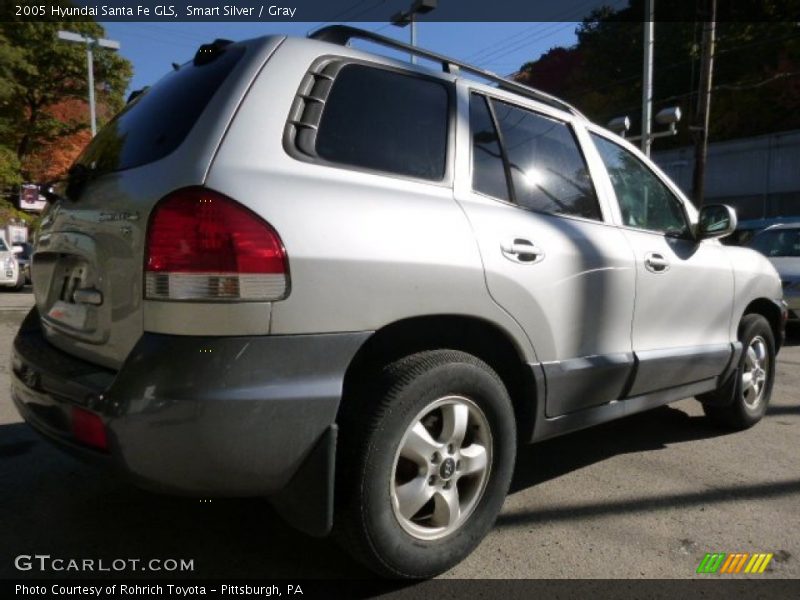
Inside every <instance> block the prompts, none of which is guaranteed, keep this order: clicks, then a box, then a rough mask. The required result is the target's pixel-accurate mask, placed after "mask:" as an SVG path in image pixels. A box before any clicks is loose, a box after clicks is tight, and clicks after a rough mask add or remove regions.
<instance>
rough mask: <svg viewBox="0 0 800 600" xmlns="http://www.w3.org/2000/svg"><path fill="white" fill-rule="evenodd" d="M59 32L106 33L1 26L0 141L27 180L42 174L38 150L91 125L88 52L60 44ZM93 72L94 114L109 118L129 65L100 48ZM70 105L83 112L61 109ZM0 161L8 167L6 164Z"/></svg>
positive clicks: (75, 27) (78, 24)
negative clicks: (87, 72)
mask: <svg viewBox="0 0 800 600" xmlns="http://www.w3.org/2000/svg"><path fill="white" fill-rule="evenodd" d="M59 3H60V4H63V5H71V3H70V2H67V1H63V0H62V1H60V2H59ZM80 18H82V19H85V18H86V17H80ZM59 29H66V30H70V31H74V32H76V33H81V34H84V35H88V36H92V37H102V36H103V35H105V32H104V30H103V28H102V27H101V26H100V25H98V24H97V23H94V22H86V21H72V22H63V21H62V22H55V23H40V22H35V23H34V22H31V23H28V22H21V21H13V22H2V23H0V140H2V142H0V143H3V144H4V145H5V147H6V149H7V150H10V151H12V152H13V153H14V155H15V156H16V159H17V161H18V163H19V165H20V169H21V175H22V176H23V177H24V178H25V179H27V180H30V179H33V178H34V176H35V175H37V174H40V173H41V171H42V168H41V167H42V164H41V162H42V161H41V160H40V159H36V156H37V153H38V152H39V151H40V150H41V149H42V148H44V147H48V146H49V147H54V146H56V145H57V142H59V141H60V140H64V139H65V138H70V137H71V136H74V135H75V134H76V133H78V132H81V131H84V130H86V129H88V127H89V123H88V117H87V116H86V115H88V108H86V104H85V102H86V100H85V98H86V96H87V83H86V51H85V49H84V48H82V47H81V46H80V44H74V43H66V42H62V41H59V40H58V39H57V32H58V30H59ZM94 69H95V71H94V73H95V82H96V85H97V89H96V91H95V92H96V94H97V97H98V109H99V110H98V116H99V117H100V119H107V118H108V117H109V116H110V115H112V114H113V113H115V112H117V111H118V110H119V109H120V108H121V107H122V106H123V104H124V100H123V97H124V93H125V89H126V88H127V86H128V81H129V79H130V76H131V64H130V63H129V62H128V61H127V60H126V59H124V58H122V57H121V56H119V55H118V54H117V53H115V52H110V51H104V50H102V49H101V50H99V51H97V52H95V56H94ZM70 103H72V105H73V106H75V105H76V104H77V105H80V104H83V106H84V109H85V112H83V111H75V110H72V111H69V110H65V107H67V106H69V105H70ZM81 113H83V114H81ZM84 135H85V134H84ZM3 157H4V155H0V160H3V161H4V165H3V167H2V168H3V169H6V168H8V166H9V163H6V162H5V158H3ZM72 158H74V157H72ZM62 162H63V161H62Z"/></svg>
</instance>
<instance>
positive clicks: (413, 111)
mask: <svg viewBox="0 0 800 600" xmlns="http://www.w3.org/2000/svg"><path fill="white" fill-rule="evenodd" d="M331 73H335V75H331ZM310 76H311V77H314V78H315V79H316V82H314V83H308V82H304V88H306V89H308V92H307V93H304V92H303V91H302V90H301V93H300V94H298V101H296V105H295V107H294V110H293V111H292V112H293V116H295V118H294V119H291V120H290V123H289V132H288V133H289V139H290V150H291V149H293V150H296V151H299V154H300V158H306V159H315V160H316V161H318V162H322V163H326V164H332V165H342V166H349V167H353V168H356V169H359V170H367V171H376V172H381V173H387V174H393V175H399V176H403V177H411V178H415V179H423V180H427V181H441V180H443V179H444V177H445V174H446V171H447V168H446V167H447V147H448V132H449V119H450V117H449V114H450V107H451V104H452V90H451V86H450V85H448V84H447V83H446V82H442V81H438V80H436V79H434V78H428V77H423V76H417V75H414V74H408V73H404V72H400V71H395V70H392V69H388V68H379V67H374V66H368V65H364V64H360V63H346V64H343V65H342V64H339V65H336V64H334V65H329V66H327V67H325V68H324V70H323V71H322V72H316V73H315V72H313V70H312V72H311V73H310ZM293 154H295V155H297V153H295V152H293Z"/></svg>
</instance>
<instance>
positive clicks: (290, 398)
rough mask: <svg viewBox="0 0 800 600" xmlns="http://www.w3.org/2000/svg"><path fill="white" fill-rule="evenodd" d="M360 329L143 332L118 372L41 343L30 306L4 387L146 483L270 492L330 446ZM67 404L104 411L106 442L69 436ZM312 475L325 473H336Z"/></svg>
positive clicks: (41, 420) (60, 434)
mask: <svg viewBox="0 0 800 600" xmlns="http://www.w3.org/2000/svg"><path fill="white" fill-rule="evenodd" d="M368 336H369V333H368V332H359V333H343V334H327V335H299V336H254V337H209V338H206V337H188V336H169V335H158V334H145V335H143V336H142V338H141V339H140V340H139V342H138V343H137V345H136V346H135V348H134V349H133V351H132V352H131V354H130V356H129V357H128V358H127V360H126V361H125V363H124V364H123V366H122V368H121V369H120V371H119V372H114V371H109V370H107V369H104V368H102V367H98V366H96V365H93V364H90V363H87V362H85V361H82V360H80V359H77V358H75V357H73V356H71V355H69V354H66V353H64V352H62V351H61V350H59V349H57V348H55V347H54V346H52V345H51V344H50V343H48V342H47V341H46V339H45V338H44V335H43V334H42V331H41V329H40V327H39V318H38V314H37V313H36V311H35V310H34V311H32V312H31V313H30V314H29V315H28V317H27V318H26V319H25V322H24V323H23V326H22V328H21V329H20V332H19V333H18V335H17V337H16V339H15V341H14V350H13V355H12V396H13V398H14V401H15V403H16V405H17V407H18V409H19V411H20V413H21V414H22V416H23V417H24V418H25V420H26V421H27V422H28V423H29V424H30V425H31V426H33V427H34V428H35V429H36V430H38V431H39V432H40V433H42V434H43V435H44V436H46V437H47V438H49V439H51V440H52V441H54V442H56V443H58V444H59V445H61V446H62V447H64V448H66V449H68V450H71V451H73V452H75V453H78V454H80V455H81V456H82V457H84V458H86V457H88V458H91V459H95V460H100V461H104V462H108V463H111V464H113V465H115V466H117V467H119V468H121V469H122V470H123V471H125V472H126V473H128V474H129V475H130V476H132V477H133V478H134V479H135V480H137V481H138V482H139V483H140V484H142V485H144V486H145V487H150V488H156V489H159V490H164V491H170V492H177V493H182V494H192V495H208V496H273V495H277V494H278V493H279V492H281V493H285V492H286V490H287V489H288V488H291V483H292V481H293V479H296V478H298V477H301V476H302V472H303V468H304V464H305V463H306V462H307V459H308V460H312V458H311V457H312V456H313V455H314V454H315V452H316V454H319V452H320V450H319V449H320V447H322V452H332V451H333V450H332V448H334V447H335V446H332V445H331V439H333V440H334V443H335V425H334V422H335V419H336V412H337V410H338V407H339V401H340V397H341V391H342V382H343V379H344V374H345V371H346V369H347V366H348V364H349V363H350V361H351V359H352V358H353V356H354V355H355V353H356V351H357V350H358V348H359V347H360V346H361V344H362V342H363V341H364V340H365V339H366V338H367V337H368ZM74 406H78V407H81V408H83V409H87V410H89V411H91V412H93V413H94V414H97V415H99V416H100V417H101V418H102V420H103V422H104V423H105V425H106V432H107V437H108V445H109V449H108V452H102V451H98V450H93V449H90V448H86V447H83V446H81V445H80V444H79V443H78V442H76V440H75V438H74V436H73V434H72V431H71V414H72V410H73V407H74ZM331 431H333V435H331ZM313 462H314V464H315V465H317V464H321V465H325V464H328V465H332V464H333V463H332V461H331V460H328V461H327V462H326V461H325V460H322V461H320V459H319V456H316V457H315V458H313ZM326 468H327V467H326ZM320 476H321V481H320V483H321V484H322V483H324V480H326V479H329V478H332V473H330V474H327V473H322V474H320ZM329 476H330V477H329ZM320 491H322V490H320Z"/></svg>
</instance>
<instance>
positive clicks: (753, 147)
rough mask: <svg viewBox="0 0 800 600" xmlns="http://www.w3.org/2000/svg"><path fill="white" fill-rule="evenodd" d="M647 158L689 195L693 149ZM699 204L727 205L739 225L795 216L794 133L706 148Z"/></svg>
mask: <svg viewBox="0 0 800 600" xmlns="http://www.w3.org/2000/svg"><path fill="white" fill-rule="evenodd" d="M652 157H653V160H655V162H656V163H657V164H658V165H659V166H660V167H661V168H662V169H663V170H664V171H665V172H666V173H667V174H668V175H669V176H670V177H671V178H672V179H673V181H675V183H677V184H678V185H679V186H680V188H681V189H682V190H683V191H684V192H686V194H687V195H691V189H692V170H693V168H694V149H693V148H691V147H688V148H678V149H676V150H667V151H663V152H653V154H652ZM705 202H706V203H712V202H713V203H719V202H721V203H725V204H729V205H731V206H733V207H734V208H736V211H737V213H738V214H739V219H740V220H744V219H763V218H769V217H778V216H798V217H800V130H794V131H783V132H780V133H773V134H769V135H761V136H757V137H751V138H742V139H738V140H730V141H727V142H716V143H711V144H709V146H708V165H707V168H706V197H705Z"/></svg>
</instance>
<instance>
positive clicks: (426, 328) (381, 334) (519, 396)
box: [339, 315, 543, 441]
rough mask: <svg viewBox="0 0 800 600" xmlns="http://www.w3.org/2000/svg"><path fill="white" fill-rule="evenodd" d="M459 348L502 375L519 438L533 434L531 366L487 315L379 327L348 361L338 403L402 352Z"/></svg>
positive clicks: (420, 318) (425, 319)
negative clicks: (366, 377) (366, 376)
mask: <svg viewBox="0 0 800 600" xmlns="http://www.w3.org/2000/svg"><path fill="white" fill-rule="evenodd" d="M445 348H446V349H451V350H461V351H462V352H466V353H468V354H471V355H473V356H475V357H477V358H479V359H481V360H482V361H484V362H485V363H486V364H488V365H489V366H490V367H491V368H492V369H494V370H495V372H496V373H497V374H498V375H499V376H500V378H501V379H502V381H503V383H504V384H505V386H506V389H507V390H508V393H509V396H510V397H511V402H512V404H513V406H514V417H515V420H516V424H517V439H518V440H520V441H529V440H530V439H531V437H532V434H533V426H534V421H535V415H536V403H537V402H538V401H539V400H542V401H543V398H541V399H540V398H538V397H537V386H536V381H535V379H534V373H533V369H532V368H531V367H530V365H529V364H528V363H527V362H526V360H525V358H524V353H523V351H522V350H521V348H520V347H519V345H518V344H517V343H516V342H515V341H514V338H513V336H512V335H511V334H510V333H509V332H508V331H506V330H504V329H503V328H501V327H500V326H498V325H496V324H495V323H492V322H490V321H487V320H485V319H481V318H477V317H471V316H462V315H426V316H418V317H412V318H408V319H402V320H399V321H395V322H393V323H390V324H388V325H385V326H384V327H382V328H380V329H378V330H376V331H375V333H373V334H372V335H371V336H370V337H369V338H368V339H367V340H366V341H365V342H364V343H363V344H362V346H361V348H359V350H358V352H357V353H356V355H355V356H354V357H353V359H352V360H351V361H350V364H349V366H348V368H347V370H346V372H345V377H344V383H343V394H342V403H341V405H340V407H339V413H340V414H341V412H342V408H343V406H344V405H345V403H346V402H347V399H348V397H349V396H351V395H352V392H353V389H354V388H355V387H357V386H358V385H360V384H361V383H363V381H364V379H363V377H364V375H367V374H369V373H371V372H375V370H376V369H378V368H380V367H381V366H383V365H386V364H388V363H390V362H392V361H394V360H397V359H399V358H401V357H403V356H408V355H409V354H413V353H415V352H421V351H424V350H435V349H445Z"/></svg>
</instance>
